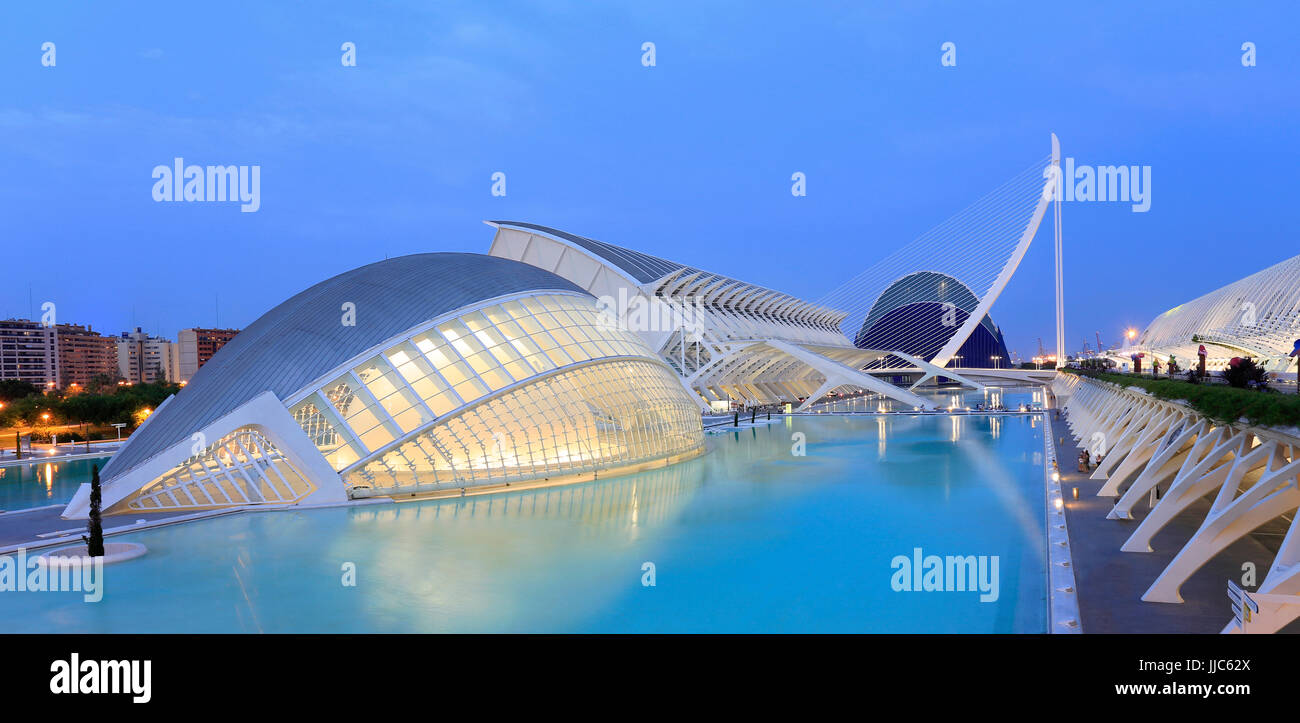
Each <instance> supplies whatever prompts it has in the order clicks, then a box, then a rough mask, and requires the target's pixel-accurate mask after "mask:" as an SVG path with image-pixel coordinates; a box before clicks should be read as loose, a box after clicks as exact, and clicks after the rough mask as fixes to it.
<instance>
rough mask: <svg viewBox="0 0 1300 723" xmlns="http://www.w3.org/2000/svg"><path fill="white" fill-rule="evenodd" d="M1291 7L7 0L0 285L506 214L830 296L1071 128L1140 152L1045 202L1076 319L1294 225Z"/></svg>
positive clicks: (160, 311) (407, 241)
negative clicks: (176, 179) (211, 170)
mask: <svg viewBox="0 0 1300 723" xmlns="http://www.w3.org/2000/svg"><path fill="white" fill-rule="evenodd" d="M1296 27H1300V9H1297V7H1296V6H1295V5H1294V4H1292V3H1283V2H1268V3H1259V4H1251V5H1242V6H1238V5H1224V6H1213V7H1208V6H1207V7H1198V6H1187V5H1185V4H1181V3H1173V2H1160V3H1153V4H1147V5H1141V6H1132V5H1130V4H1125V3H1119V2H1102V3H1090V4H1087V5H1080V6H1069V7H1060V6H1033V11H1032V12H1026V10H1025V9H1024V8H1016V7H1012V6H1010V5H1009V4H1001V3H957V2H906V3H903V2H899V3H871V4H869V5H864V6H863V7H855V6H853V5H840V4H831V5H811V6H810V5H798V6H795V5H785V4H782V5H777V4H767V3H737V2H716V3H656V4H635V3H626V4H623V3H608V4H604V3H602V4H590V3H575V2H559V1H553V2H503V3H493V4H491V5H486V4H472V3H452V4H444V3H438V4H430V3H414V2H413V3H393V4H384V5H369V4H358V3H343V2H324V3H316V4H313V5H312V6H311V7H310V9H308V8H306V7H305V6H302V5H299V4H292V5H290V4H285V5H268V4H263V3H255V2H232V3H225V4H222V5H221V6H220V7H211V8H207V7H186V6H178V5H176V4H169V3H161V2H144V3H137V4H134V5H133V6H132V10H131V12H130V13H125V12H122V11H121V10H120V9H115V8H110V7H105V6H102V5H99V4H95V3H89V2H87V3H71V4H68V5H59V6H45V5H35V4H24V5H22V6H14V7H9V8H6V10H5V11H4V22H3V23H2V24H0V67H3V69H4V73H3V75H2V76H0V77H2V78H3V80H0V83H3V86H2V87H3V90H4V92H3V93H0V130H3V139H4V140H3V141H2V142H0V164H3V167H4V168H5V169H6V170H7V171H8V172H7V173H5V174H4V175H3V177H2V178H0V199H3V200H2V201H0V203H2V204H3V214H2V216H3V219H4V224H3V227H2V231H0V233H2V234H3V238H4V240H5V243H4V245H5V253H4V259H5V263H4V267H5V275H4V283H3V284H0V317H3V318H8V317H22V318H25V317H28V316H29V311H32V312H34V314H35V317H36V318H39V316H40V313H41V312H40V309H41V304H42V303H43V302H45V301H53V302H54V303H56V304H57V308H58V321H60V322H66V323H77V324H88V325H90V326H92V327H93V328H94V329H96V330H97V331H100V332H101V333H104V334H114V335H115V334H118V333H120V332H123V331H129V330H131V329H133V328H134V327H136V326H139V327H141V328H143V329H144V330H145V331H147V332H149V333H151V334H155V335H162V336H166V337H168V338H173V339H174V338H175V336H176V332H177V331H178V330H179V329H182V328H186V327H194V326H202V327H211V326H218V325H219V326H222V327H234V328H242V327H244V326H247V325H248V324H249V323H251V322H252V321H253V320H254V319H256V318H257V317H258V316H259V315H260V314H262V313H263V312H265V311H267V310H269V309H270V308H271V307H273V306H274V305H276V304H277V303H279V302H280V301H282V300H284V299H287V298H288V297H290V296H292V295H293V294H295V293H297V292H299V291H301V290H302V289H305V288H307V287H309V286H311V285H313V284H315V283H317V282H319V281H322V280H324V279H326V278H328V277H330V276H333V275H335V274H338V273H341V272H343V271H346V270H348V269H351V268H354V267H356V266H360V265H363V264H366V263H370V262H373V261H377V260H382V259H383V258H385V257H391V256H398V255H403V254H410V253H422V252H433V251H469V252H478V253H485V252H486V251H487V248H488V244H489V243H490V241H491V237H492V230H491V229H490V228H489V227H487V226H484V225H483V224H482V221H483V220H485V219H500V218H505V219H513V220H520V221H531V222H534V223H539V224H544V225H547V226H553V227H557V228H561V229H564V230H566V231H570V232H573V233H577V234H581V235H584V236H589V237H592V238H596V239H600V240H603V241H607V242H609V243H614V244H618V245H623V246H628V247H631V248H635V249H638V250H641V251H644V252H647V253H651V254H655V255H658V256H663V257H665V258H669V259H672V260H675V261H681V262H683V263H687V264H690V265H692V266H697V267H700V268H704V269H708V270H713V271H718V272H721V273H726V274H727V275H730V276H734V277H737V278H740V279H744V280H746V281H751V282H754V283H757V284H762V285H764V286H768V287H771V288H774V289H778V290H781V291H785V292H788V293H791V294H794V295H796V296H799V297H802V298H804V299H809V300H815V299H817V298H820V297H821V296H823V295H824V294H825V293H826V292H828V291H830V290H831V289H833V288H835V287H837V286H839V285H840V284H841V283H843V282H844V281H845V280H847V279H849V278H850V277H852V276H853V275H854V274H856V273H857V272H859V271H861V270H862V269H864V268H866V267H868V266H870V265H871V264H872V263H874V262H875V261H877V260H879V259H881V258H883V257H884V256H885V255H887V254H888V253H889V252H890V251H891V250H892V249H893V248H894V247H896V246H898V245H900V244H904V243H906V242H908V241H910V240H912V239H914V238H916V237H917V236H918V235H920V234H922V233H924V232H925V231H926V230H927V229H929V228H931V227H932V226H934V225H936V224H938V223H940V222H942V221H943V220H944V219H946V218H948V217H949V216H951V215H952V214H954V213H956V212H958V211H960V210H961V209H962V208H964V207H966V206H967V205H968V204H970V203H971V202H972V201H974V200H976V199H977V198H979V197H981V196H983V195H984V194H985V193H987V192H989V191H990V190H992V189H993V188H994V187H996V186H997V185H998V184H1000V183H1001V182H1002V181H1004V180H1006V179H1007V178H1009V177H1010V176H1012V175H1013V174H1015V173H1016V172H1017V171H1019V170H1021V169H1023V168H1025V167H1026V166H1027V165H1029V164H1030V163H1032V162H1034V161H1035V160H1036V159H1039V158H1042V157H1044V156H1045V155H1046V154H1047V152H1048V151H1049V136H1050V134H1051V133H1053V132H1055V133H1056V134H1058V135H1059V136H1060V138H1061V142H1062V154H1063V156H1066V157H1072V158H1074V159H1075V161H1076V162H1077V163H1079V164H1086V165H1094V166H1103V165H1132V166H1139V167H1147V166H1149V167H1150V169H1151V198H1150V208H1149V209H1148V210H1147V211H1146V212H1143V213H1135V212H1133V210H1132V209H1131V205H1132V204H1129V203H1081V202H1072V203H1067V204H1065V206H1064V209H1063V217H1064V218H1063V223H1064V249H1065V251H1064V254H1065V294H1066V323H1067V328H1066V341H1067V344H1068V347H1069V350H1070V351H1075V350H1077V349H1078V348H1079V347H1080V346H1081V345H1082V343H1083V342H1084V341H1085V340H1086V341H1087V343H1088V344H1089V345H1092V344H1094V343H1095V342H1094V333H1095V332H1097V331H1100V333H1101V336H1102V339H1103V341H1105V342H1107V343H1108V344H1114V343H1115V342H1117V341H1118V340H1119V336H1120V334H1121V333H1122V331H1123V329H1125V328H1126V327H1130V326H1132V327H1137V328H1139V329H1140V328H1142V327H1144V326H1145V325H1146V324H1147V323H1148V322H1149V321H1150V320H1151V319H1152V318H1154V317H1155V316H1156V315H1157V314H1160V313H1162V312H1164V311H1166V310H1168V309H1170V308H1172V307H1174V306H1176V305H1178V304H1180V303H1183V302H1185V301H1188V300H1190V299H1192V298H1195V297H1197V296H1200V295H1202V294H1205V293H1207V292H1210V291H1212V290H1214V289H1217V288H1219V287H1221V286H1223V285H1225V284H1227V283H1229V282H1232V281H1234V280H1236V279H1239V278H1241V277H1244V276H1247V275H1249V274H1251V273H1254V272H1255V271H1259V270H1260V269H1263V268H1265V267H1267V266H1271V265H1273V264H1276V263H1278V262H1279V261H1281V260H1283V259H1286V258H1289V257H1291V256H1294V255H1295V254H1297V253H1300V243H1297V241H1296V234H1295V231H1294V227H1295V225H1296V220H1295V218H1294V215H1295V211H1294V210H1293V208H1294V207H1293V204H1292V203H1291V195H1292V194H1291V193H1290V191H1291V187H1292V182H1291V178H1290V170H1291V168H1290V167H1289V164H1288V163H1287V162H1286V160H1287V159H1290V158H1295V157H1297V152H1298V151H1300V131H1297V129H1296V126H1295V118H1296V117H1297V113H1298V111H1300V93H1297V88H1298V87H1300V79H1298V76H1300V73H1298V71H1297V68H1300V44H1297V43H1296V42H1295V38H1294V30H1295V28H1296ZM286 28H291V29H292V30H286ZM47 42H49V43H54V45H55V49H56V53H57V55H56V58H57V62H56V63H55V64H54V66H53V67H47V66H45V65H42V57H43V48H42V46H43V44H44V43H47ZM646 42H653V43H654V44H655V65H654V67H644V66H643V65H642V62H641V60H642V55H643V51H642V46H643V43H646ZM949 42H951V43H953V44H954V46H955V56H956V65H955V66H953V67H946V66H944V65H942V64H941V56H942V55H943V52H944V51H943V50H942V46H943V44H944V43H949ZM1247 42H1249V43H1253V45H1254V47H1255V48H1256V54H1257V57H1256V65H1255V66H1253V67H1246V66H1243V64H1242V56H1243V50H1242V46H1243V43H1247ZM344 43H354V44H355V53H356V66H355V67H346V66H344V65H343V64H342V63H341V62H340V58H341V56H342V55H343V54H344V52H345V51H344V50H343V49H342V46H343V44H344ZM178 157H180V158H184V159H185V162H186V163H194V164H198V165H202V166H207V165H222V166H225V165H233V166H257V167H258V168H259V169H260V200H259V203H260V207H259V208H258V209H257V210H256V212H252V213H242V212H241V211H240V207H239V204H238V203H165V202H157V201H155V200H154V197H153V196H152V193H151V192H152V190H153V188H154V185H155V179H154V177H153V176H152V175H151V174H152V173H153V171H154V168H155V167H156V166H159V165H169V164H171V163H172V162H173V159H175V158H178ZM498 172H500V173H504V174H505V176H506V179H507V181H506V183H507V195H506V196H505V197H495V196H493V195H492V193H491V188H492V184H493V180H492V178H493V174H494V173H498ZM795 172H802V173H804V174H805V175H806V177H807V196H806V197H795V196H792V195H791V193H790V187H791V174H792V173H795ZM1051 251H1052V249H1051V228H1050V224H1049V223H1045V224H1044V228H1042V229H1040V231H1039V233H1038V237H1037V239H1036V240H1035V242H1034V245H1033V246H1032V247H1031V248H1030V250H1029V253H1028V255H1027V256H1026V258H1025V260H1024V262H1023V263H1022V264H1021V266H1020V269H1019V271H1018V272H1017V275H1016V277H1015V278H1014V279H1013V280H1012V282H1011V284H1010V285H1009V286H1008V288H1007V290H1006V292H1005V293H1004V294H1003V295H1002V297H1001V298H1000V300H999V301H998V303H997V304H996V305H995V306H994V307H993V310H992V316H993V319H994V320H995V321H996V322H997V323H998V324H999V325H1000V326H1001V327H1002V329H1003V332H1004V334H1005V335H1006V339H1007V345H1008V347H1009V348H1010V349H1011V350H1012V351H1013V352H1018V353H1019V354H1020V355H1021V356H1023V357H1026V358H1028V357H1030V356H1032V355H1033V354H1034V353H1035V351H1036V348H1037V340H1038V338H1040V337H1041V338H1042V339H1043V341H1044V344H1045V345H1047V346H1048V347H1050V346H1051V344H1052V339H1053V338H1054V334H1055V331H1054V326H1053V311H1052V304H1053V288H1052V252H1051ZM29 287H30V290H31V296H30V305H29Z"/></svg>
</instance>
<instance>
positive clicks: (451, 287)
mask: <svg viewBox="0 0 1300 723" xmlns="http://www.w3.org/2000/svg"><path fill="white" fill-rule="evenodd" d="M533 290H552V291H566V292H578V293H581V294H583V295H587V294H586V292H584V291H583V290H582V289H580V288H578V287H577V286H576V285H574V284H573V283H571V282H569V281H566V280H565V279H563V278H561V277H560V276H557V275H555V274H552V273H550V272H548V271H545V270H543V269H539V268H537V267H536V266H530V265H528V264H524V263H520V262H518V261H511V260H509V259H502V258H496V257H493V256H485V255H481V254H465V253H431V254H414V255H411V256H401V257H398V258H393V259H388V260H385V261H379V262H376V263H373V264H369V265H367V266H362V267H360V268H357V269H353V270H351V271H347V272H345V273H342V274H339V275H338V276H335V277H333V278H331V279H327V280H325V281H322V282H320V283H319V284H316V285H315V286H312V287H311V288H309V289H307V290H306V291H303V292H301V293H299V294H297V295H295V296H293V297H292V298H290V299H288V300H287V301H284V302H283V303H281V304H279V305H278V306H276V307H275V308H273V309H271V310H270V311H268V312H266V313H265V314H263V315H262V316H261V317H260V318H258V319H257V321H254V322H253V323H252V324H250V325H249V326H248V328H246V329H244V330H243V331H241V332H239V334H238V335H236V336H235V338H234V339H232V340H231V341H230V343H228V344H226V345H225V346H224V347H222V349H221V351H219V352H217V354H216V355H215V356H213V357H212V360H211V361H209V362H208V363H207V364H205V365H203V367H202V368H201V369H199V371H198V373H197V374H195V375H194V378H193V379H191V380H190V382H189V383H188V384H187V385H186V386H185V388H184V389H182V390H181V391H180V392H178V393H177V394H176V395H175V396H174V397H172V398H170V399H169V400H168V401H167V402H166V403H164V404H163V405H162V406H160V407H159V408H158V410H157V411H156V412H154V414H153V416H152V417H151V418H150V419H149V420H148V422H147V423H146V424H145V425H144V426H142V427H141V428H140V429H138V430H136V432H135V433H134V434H132V435H131V437H130V439H129V441H128V442H127V443H126V444H125V445H124V446H123V447H122V449H121V451H119V452H118V453H117V454H116V455H114V456H113V458H112V459H111V460H110V461H109V463H108V464H107V465H106V466H105V467H104V478H105V480H108V479H111V478H112V477H115V476H118V475H121V474H123V473H125V472H128V471H130V470H131V469H133V468H134V467H136V466H137V465H139V464H141V463H142V462H144V461H146V460H148V459H149V458H150V457H152V456H153V455H155V454H158V453H159V452H161V451H163V450H165V449H167V448H168V447H170V446H171V445H174V444H175V443H177V442H179V441H181V440H184V439H186V438H188V437H189V436H190V435H191V434H193V433H194V432H195V431H198V430H200V429H202V428H203V427H204V426H206V425H207V424H209V423H211V422H213V421H214V420H217V419H219V418H221V417H222V416H224V415H226V414H228V413H229V412H231V411H232V410H234V409H235V408H237V407H239V406H240V405H241V404H243V403H245V402H247V401H249V400H250V399H252V398H253V397H255V396H257V395H259V394H261V393H263V392H266V391H271V392H273V393H274V394H275V395H276V396H277V397H279V398H280V400H281V401H283V400H284V399H285V398H286V397H288V396H290V395H292V394H293V393H294V392H297V391H298V390H300V389H302V388H303V387H304V386H305V385H307V384H308V383H310V382H312V381H313V380H315V379H316V378H317V377H319V376H320V375H322V374H324V373H326V372H328V371H330V370H331V369H334V368H335V367H337V366H339V365H340V364H342V363H344V362H346V361H347V360H348V359H350V358H352V357H353V356H355V355H357V354H359V353H361V352H364V351H365V350H367V349H369V348H370V347H372V346H374V345H376V344H379V343H381V342H383V341H384V340H386V339H389V338H391V337H393V336H395V335H397V334H399V333H401V332H402V331H405V330H407V329H410V328H411V327H413V326H416V325H417V324H420V323H423V322H425V321H428V320H430V319H433V318H435V317H437V316H440V315H442V314H445V313H448V312H451V311H455V310H456V309H459V308H461V307H464V306H467V305H470V304H473V303H475V302H478V301H483V300H485V299H490V298H494V297H498V296H502V295H506V294H511V293H518V292H522V291H533ZM347 302H351V303H353V304H356V324H355V326H344V325H343V323H342V317H343V304H345V303H347Z"/></svg>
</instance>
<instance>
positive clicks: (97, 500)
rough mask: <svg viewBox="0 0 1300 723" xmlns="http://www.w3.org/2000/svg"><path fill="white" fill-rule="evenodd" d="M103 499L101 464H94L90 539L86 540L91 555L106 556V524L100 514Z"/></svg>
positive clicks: (91, 482)
mask: <svg viewBox="0 0 1300 723" xmlns="http://www.w3.org/2000/svg"><path fill="white" fill-rule="evenodd" d="M101 501H102V497H101V496H100V490H99V465H94V466H92V467H91V468H90V522H89V523H88V525H87V527H88V530H89V532H90V539H88V540H86V551H87V552H88V553H89V555H90V556H91V557H103V556H104V525H103V521H102V520H101V519H100V514H99V505H100V504H101Z"/></svg>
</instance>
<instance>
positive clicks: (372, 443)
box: [290, 294, 703, 489]
mask: <svg viewBox="0 0 1300 723" xmlns="http://www.w3.org/2000/svg"><path fill="white" fill-rule="evenodd" d="M638 358H639V359H638ZM649 359H655V356H654V355H653V354H652V352H651V351H650V349H649V348H647V347H646V346H645V344H644V342H642V341H641V340H640V338H639V337H637V336H636V335H635V334H634V333H633V332H631V331H628V330H626V329H622V328H619V326H618V325H617V324H616V323H615V322H614V320H613V319H611V318H610V317H608V316H606V315H604V314H602V313H600V310H599V309H598V307H597V306H596V302H595V300H594V299H591V298H588V297H585V296H576V295H564V294H541V295H537V296H530V297H524V298H520V299H515V300H511V301H506V302H503V303H500V304H496V305H493V306H489V307H487V308H483V309H478V310H475V311H470V312H467V313H464V314H462V315H460V316H458V317H456V318H453V319H449V320H445V321H442V322H440V323H438V324H436V325H434V326H432V327H430V328H427V329H424V330H422V331H420V332H419V333H415V334H413V335H412V336H410V337H408V338H406V339H401V340H399V341H397V342H396V343H394V344H392V345H391V346H390V347H389V348H387V349H386V350H384V351H383V352H381V353H380V354H378V355H376V356H375V357H373V358H371V359H368V360H366V361H365V362H364V363H362V364H360V365H358V366H356V367H353V368H351V369H349V370H347V371H346V372H344V373H342V374H341V375H339V376H338V377H337V378H335V379H333V380H331V381H330V382H329V383H327V384H326V385H324V386H323V387H321V388H319V389H316V390H313V391H312V393H311V394H309V395H308V396H307V397H306V398H303V399H301V400H299V401H297V402H296V403H295V404H293V405H292V406H291V407H290V412H291V413H292V414H293V417H294V419H295V420H297V421H298V423H299V425H300V426H302V428H303V431H304V432H306V433H307V436H308V437H310V438H311V440H312V441H313V443H315V445H316V447H317V449H318V450H320V452H321V453H322V454H323V455H324V456H325V458H326V459H327V460H329V462H330V464H331V465H332V466H333V467H334V469H336V470H340V471H342V472H344V477H345V480H346V481H347V483H348V484H349V485H353V486H366V487H370V488H372V489H373V488H376V487H383V488H395V489H407V488H419V489H426V488H436V487H440V486H442V485H450V484H452V483H453V482H454V483H455V484H456V485H458V486H459V485H464V484H480V483H482V482H485V481H488V480H497V479H520V478H525V477H538V476H546V475H548V474H551V473H553V472H556V471H561V470H565V471H578V470H587V469H596V468H599V467H605V466H609V463H611V462H622V461H625V460H626V461H628V463H631V460H645V459H653V458H656V457H665V456H671V455H675V454H679V453H681V452H686V451H690V450H693V449H698V448H700V447H701V446H702V444H703V442H702V439H703V437H702V434H701V431H700V420H699V414H698V412H697V410H696V409H695V408H694V407H693V406H692V405H691V404H690V403H689V397H688V396H687V395H684V394H682V390H681V385H680V383H679V382H678V381H677V379H676V377H675V375H674V374H673V373H672V372H671V371H670V370H668V369H666V368H664V367H663V366H662V364H661V363H659V362H657V361H655V362H649V361H646V360H649ZM599 360H609V361H608V364H609V365H610V366H608V367H606V364H604V363H602V364H599V365H593V364H591V362H593V361H599ZM579 365H584V366H579ZM567 367H574V368H573V369H572V370H569V371H564V372H562V373H559V374H555V373H556V372H557V371H558V370H562V369H564V368H567ZM539 375H550V376H548V377H546V378H543V379H541V380H539V381H538V382H537V384H536V385H535V386H522V387H519V388H517V389H515V390H513V391H510V392H508V393H507V394H505V395H503V396H502V397H500V398H498V399H494V400H492V401H490V402H488V403H486V404H484V405H481V406H480V407H475V408H473V409H471V410H469V411H467V412H465V413H460V412H458V411H457V410H461V409H462V408H464V407H465V406H466V405H470V404H473V403H474V402H477V401H478V400H480V399H481V398H483V397H486V396H488V395H491V394H493V393H496V392H499V391H501V390H502V389H505V388H506V387H509V386H511V385H515V384H519V383H521V382H524V381H526V380H529V379H532V378H534V377H538V376H539ZM620 375H626V376H624V377H620ZM620 378H621V379H622V380H621V381H620ZM453 413H455V414H456V416H452V417H450V418H446V417H447V415H449V414H453ZM485 415H487V416H485ZM493 415H495V416H493ZM655 430H658V431H659V432H661V433H662V434H663V439H654V438H653V437H649V436H645V435H651V434H652V433H655ZM510 435H514V439H516V440H517V442H510V443H507V442H506V441H503V440H507V439H510V438H511V436H510ZM507 448H508V449H509V451H507ZM362 462H364V464H363V465H361V466H358V465H359V463H362ZM354 466H357V469H351V468H352V467H354ZM431 486H432V487H431Z"/></svg>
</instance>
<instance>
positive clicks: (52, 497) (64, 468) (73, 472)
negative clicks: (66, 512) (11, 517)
mask: <svg viewBox="0 0 1300 723" xmlns="http://www.w3.org/2000/svg"><path fill="white" fill-rule="evenodd" d="M107 461H108V458H107V457H105V458H104V459H96V460H84V459H80V460H73V461H71V462H40V461H35V462H33V463H31V464H21V465H12V466H9V467H0V511H7V510H25V509H29V508H32V507H43V506H45V505H56V504H65V503H67V501H68V500H70V499H72V495H73V494H74V493H76V491H77V488H78V487H80V486H81V483H82V482H89V481H90V467H91V465H94V464H97V465H99V466H100V467H101V468H102V467H103V466H104V463H105V462H107Z"/></svg>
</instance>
